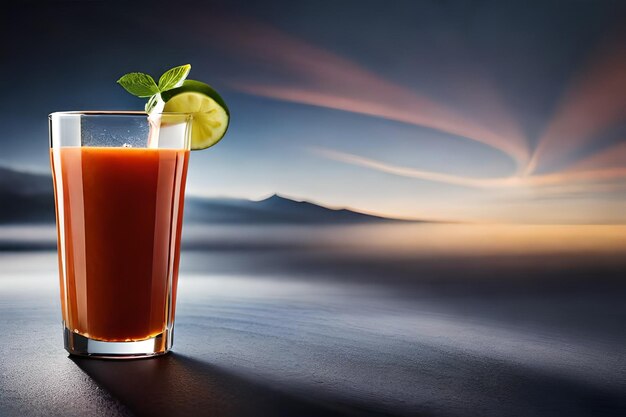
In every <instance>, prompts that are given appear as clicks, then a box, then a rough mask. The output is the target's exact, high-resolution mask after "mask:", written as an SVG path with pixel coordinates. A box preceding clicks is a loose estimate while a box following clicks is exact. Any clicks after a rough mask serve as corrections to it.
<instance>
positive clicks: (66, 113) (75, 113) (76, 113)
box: [48, 110, 193, 119]
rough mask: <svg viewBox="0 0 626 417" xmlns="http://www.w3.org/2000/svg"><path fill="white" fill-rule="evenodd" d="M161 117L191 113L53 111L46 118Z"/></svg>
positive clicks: (191, 114)
mask: <svg viewBox="0 0 626 417" xmlns="http://www.w3.org/2000/svg"><path fill="white" fill-rule="evenodd" d="M161 115H166V116H169V115H178V116H181V115H185V116H193V113H182V112H155V113H150V114H148V113H146V112H145V111H141V110H70V111H55V112H52V113H50V114H48V118H49V119H52V117H55V116H64V117H65V116H68V117H72V116H73V117H76V116H148V117H149V116H161Z"/></svg>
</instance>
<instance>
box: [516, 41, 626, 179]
mask: <svg viewBox="0 0 626 417" xmlns="http://www.w3.org/2000/svg"><path fill="white" fill-rule="evenodd" d="M620 39H623V37H616V39H614V41H613V42H612V43H610V44H608V45H607V46H605V47H604V48H602V49H601V50H600V51H598V53H597V54H596V55H595V56H594V57H593V59H592V60H591V63H590V64H589V66H588V68H587V69H586V70H585V71H584V72H582V73H580V74H579V75H578V76H577V77H576V78H575V79H574V81H573V82H572V84H571V86H570V87H569V89H568V90H567V92H566V93H565V95H564V96H563V99H562V101H561V105H560V107H559V109H558V111H557V112H556V114H555V116H554V118H553V119H552V121H551V123H550V124H549V125H548V127H547V129H546V130H545V132H544V134H543V135H542V136H541V138H540V140H539V142H538V145H537V148H536V149H535V152H534V153H533V156H532V158H531V160H530V162H529V164H528V167H527V168H526V173H527V174H532V173H533V172H534V171H535V170H536V169H537V168H538V167H539V165H540V164H550V163H551V162H555V161H557V160H558V159H559V157H562V156H564V155H570V154H571V153H572V152H573V151H575V150H577V149H580V148H581V146H583V145H585V144H586V143H588V142H590V141H592V140H593V139H595V138H596V137H597V135H598V134H600V133H602V131H603V130H604V129H606V128H607V127H610V126H611V125H614V124H616V123H618V122H620V121H622V120H624V118H626V44H624V42H623V40H620Z"/></svg>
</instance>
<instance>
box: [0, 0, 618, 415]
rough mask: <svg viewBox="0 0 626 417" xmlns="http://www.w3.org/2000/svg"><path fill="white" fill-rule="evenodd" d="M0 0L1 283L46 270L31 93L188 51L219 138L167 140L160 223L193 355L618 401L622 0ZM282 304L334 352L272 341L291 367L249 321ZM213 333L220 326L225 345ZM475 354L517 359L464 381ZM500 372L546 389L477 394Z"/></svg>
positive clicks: (54, 100)
mask: <svg viewBox="0 0 626 417" xmlns="http://www.w3.org/2000/svg"><path fill="white" fill-rule="evenodd" d="M3 8H4V10H3V13H2V17H1V18H2V24H1V25H0V30H1V31H2V38H3V39H4V41H3V43H2V46H1V48H2V54H1V56H2V61H3V65H2V66H1V67H0V75H1V79H2V80H3V83H2V84H3V85H2V87H3V88H2V97H3V99H2V100H0V114H1V115H2V116H1V117H2V131H1V132H2V133H1V134H0V204H1V206H0V250H1V252H0V271H1V272H0V276H3V277H4V279H3V281H0V290H2V291H3V292H4V294H5V295H6V296H7V297H11V296H13V295H14V294H16V293H18V292H19V291H20V288H22V287H21V286H23V285H24V282H41V283H43V282H46V284H45V285H44V284H41V285H42V288H47V291H49V293H50V294H55V291H57V288H56V285H57V283H56V281H55V280H56V275H55V274H56V264H55V256H56V255H55V252H54V251H55V249H56V246H55V245H56V240H55V239H56V233H55V230H54V205H53V203H54V201H53V197H52V183H51V179H50V167H49V150H48V124H47V115H48V113H50V112H53V111H62V110H140V109H142V108H143V105H144V102H143V101H142V100H141V99H138V98H135V97H132V96H131V95H129V94H127V93H126V92H125V91H124V90H123V89H122V88H121V87H120V86H118V85H117V84H116V83H115V81H116V80H117V79H118V78H119V77H120V76H121V75H123V74H124V73H127V72H131V71H142V72H147V73H149V74H151V75H152V76H153V77H155V78H156V77H158V76H159V75H160V74H161V73H162V72H164V71H165V70H167V69H169V68H171V67H173V66H176V65H182V64H185V63H190V64H191V65H192V71H191V74H190V78H192V79H198V80H202V81H207V82H209V83H210V84H212V85H213V86H214V87H215V88H216V89H217V90H218V91H220V93H221V94H222V96H223V97H224V99H225V100H226V102H227V103H228V105H229V107H230V111H231V115H232V120H231V125H230V129H229V131H228V134H227V136H226V137H225V139H224V140H223V141H222V142H220V143H219V144H217V145H216V146H215V147H213V148H210V149H209V150H207V151H203V152H194V153H193V154H192V156H191V163H190V170H189V178H188V187H187V200H186V219H185V228H184V231H183V242H184V243H183V246H184V252H183V258H182V266H181V268H182V271H183V275H182V276H181V293H180V297H181V298H180V300H179V303H180V306H181V307H180V313H179V314H180V317H179V319H178V322H177V328H178V329H179V330H178V331H179V332H181V333H183V334H184V330H185V329H186V327H185V326H191V327H192V326H199V325H200V324H198V322H196V321H195V320H196V319H197V317H209V318H212V319H210V320H209V321H208V322H207V321H206V320H205V321H203V322H202V323H205V324H204V326H207V328H206V331H207V333H211V334H213V335H216V334H217V335H218V336H216V337H217V338H218V342H215V341H214V339H212V341H211V342H207V343H206V344H205V345H206V346H213V347H211V348H210V349H212V351H211V352H210V355H208V353H206V352H205V354H206V355H207V356H210V357H211V360H212V361H214V362H215V361H217V363H220V364H222V365H224V364H232V363H235V362H236V363H237V366H239V367H242V366H243V368H245V367H246V366H248V365H246V362H245V361H243V362H242V361H241V360H240V359H241V358H248V359H249V360H250V361H251V362H250V363H252V362H254V363H255V364H256V365H255V366H256V368H255V369H256V370H255V372H259V373H261V374H263V375H265V376H266V377H268V378H274V379H275V380H280V381H283V382H284V383H288V384H292V385H293V384H295V385H293V386H297V384H296V382H297V383H298V384H301V385H302V387H304V388H303V389H305V388H306V390H309V391H308V392H322V393H325V395H331V394H330V393H333V394H332V395H337V396H338V397H340V398H342V400H341V401H348V400H346V398H348V399H351V401H352V400H353V401H356V402H357V403H359V404H370V403H374V405H375V408H376V407H379V408H376V409H380V410H385V411H386V412H389V413H392V414H393V413H397V414H403V413H404V414H406V413H412V412H414V411H415V410H426V411H428V412H431V411H433V410H434V411H437V410H439V411H442V413H443V414H450V415H464V412H467V411H468V410H473V411H477V410H478V414H482V415H503V414H508V415H523V414H516V413H517V412H519V411H520V410H525V412H527V413H529V414H528V415H549V414H550V410H552V411H555V410H556V411H558V413H556V411H555V413H556V414H555V415H559V413H560V412H561V411H563V410H565V411H567V414H568V415H579V414H580V415H583V414H585V411H589V412H590V413H591V412H592V411H593V410H596V411H597V410H598V409H602V410H604V411H607V410H608V412H607V415H612V411H613V410H617V408H611V407H613V406H615V407H616V404H618V403H619V404H621V405H623V401H622V400H619V399H618V397H612V396H611V395H612V394H611V393H614V392H618V391H619V390H620V389H623V388H624V387H625V386H626V385H625V384H626V381H625V379H626V377H625V375H626V373H625V372H624V369H626V358H625V357H624V353H623V346H624V343H625V342H626V330H625V328H624V326H623V323H624V320H625V319H626V308H625V307H624V305H623V300H624V296H625V295H626V282H625V281H624V280H625V277H626V257H625V255H626V30H625V25H624V21H625V20H624V19H626V4H625V3H624V2H621V1H610V0H607V1H569V2H564V1H536V2H535V1H530V2H528V1H370V0H366V1H341V2H331V1H328V2H326V1H297V2H294V1H287V0H284V1H282V0H271V1H264V2H250V1H218V2H213V1H207V2H198V3H188V4H179V3H176V2H170V3H160V2H150V3H124V4H122V3H111V2H98V1H90V2H45V3H23V4H22V3H13V4H11V5H9V6H3ZM26 265H28V267H26ZM35 265H37V266H35ZM43 276H45V277H46V278H45V281H43V280H42V277H43ZM29 280H31V281H29ZM37 280H40V281H37ZM37 285H39V284H37ZM37 285H35V284H33V286H37ZM29 288H30V287H29ZM54 297H56V295H54ZM7 308H8V307H7ZM54 308H56V307H54ZM51 309H52V307H51ZM51 311H52V310H51ZM243 312H245V314H244V313H243ZM51 314H55V313H51ZM242 320H243V322H245V323H247V325H248V327H245V326H244V327H241V326H242V324H241V323H242ZM246 320H248V321H246ZM279 321H280V323H281V324H280V326H278V325H277V323H278V322H279ZM206 323H208V324H206ZM179 326H180V327H179ZM263 326H265V327H263ZM281 326H283V327H281ZM284 326H287V328H288V329H289V332H291V333H289V334H292V335H293V337H294V341H293V343H294V345H293V346H300V345H298V343H302V344H303V346H304V347H302V346H301V347H302V349H303V351H305V352H309V353H310V352H311V351H310V349H313V350H315V348H314V347H311V346H318V345H317V344H318V343H319V344H320V346H321V345H322V344H324V343H326V342H327V341H328V340H331V341H333V343H336V344H337V345H333V346H334V348H333V349H335V350H333V349H330V348H328V346H326V348H325V349H330V350H324V353H323V354H322V353H320V355H322V357H327V356H328V357H334V356H333V355H338V354H339V355H341V354H346V353H345V352H350V353H349V356H350V357H351V359H350V361H352V362H350V363H349V364H344V365H345V366H344V365H337V364H336V363H332V364H329V363H326V364H325V365H321V364H320V362H316V361H315V360H313V359H311V356H307V357H306V358H300V357H299V356H297V355H296V356H294V357H296V358H299V359H297V360H296V359H294V361H296V362H297V361H298V360H299V361H300V362H299V363H300V365H299V366H300V368H299V373H297V374H293V373H289V372H288V369H290V368H289V366H290V365H289V364H286V363H284V362H281V361H278V360H277V359H276V357H275V356H276V355H275V353H276V349H278V348H277V347H276V345H274V344H273V343H275V342H272V341H271V340H270V339H271V337H287V339H289V337H290V336H285V333H284V331H285V327H284ZM251 328H252V329H253V330H254V331H256V332H257V333H255V334H256V335H257V336H255V337H260V338H261V340H255V343H254V346H248V345H250V343H249V340H247V339H245V335H246V334H247V333H246V332H252V330H251ZM281 329H282V330H281ZM220 332H222V333H220ZM259 334H262V335H263V336H258V335H259ZM219 335H222V336H223V337H224V339H223V340H238V341H239V342H238V346H239V350H238V352H237V355H238V356H237V358H238V359H236V360H235V359H233V358H232V357H231V356H228V354H226V353H224V352H226V351H228V350H229V349H231V348H232V346H231V345H229V344H227V343H226V342H223V343H222V342H219V340H222V339H219ZM248 336H249V335H248ZM379 336H380V337H382V339H381V338H379ZM238 337H241V339H237V338H238ZM264 337H265V338H267V340H266V339H264ZM180 340H181V345H179V346H183V347H184V346H185V341H186V340H187V339H185V336H184V335H183V336H182V337H181V339H180ZM383 340H386V341H385V342H383ZM297 341H299V342H297ZM324 341H326V342H324ZM177 343H178V342H177ZM220 343H222V344H220ZM264 343H265V344H264ZM59 346H60V345H59ZM246 346H248V347H246ZM259 346H261V347H259ZM222 348H223V351H222V350H220V349H222ZM264 349H265V350H264ZM280 349H283V350H282V352H290V350H289V349H291V348H290V347H289V345H288V344H286V345H285V346H282V347H281V348H280ZM293 349H295V348H293ZM320 349H321V348H320ZM342 349H345V350H342ZM342 352H343V353H342ZM425 352H429V353H428V354H426V353H425ZM441 352H448V353H447V355H453V356H454V355H457V356H454V358H455V359H450V356H445V355H444V356H440V355H442V353H441ZM450 352H453V353H450ZM197 354H198V355H199V356H202V354H203V353H201V352H197ZM285 355H287V356H288V353H285ZM324 355H327V356H324ZM398 355H400V356H398ZM438 355H439V356H438ZM467 355H469V356H467ZM398 357H400V358H402V359H401V360H400V359H398V360H397V362H395V363H396V365H393V363H394V362H393V361H392V360H391V359H389V358H396V359H397V358H398ZM468 357H471V358H472V360H476V361H477V362H472V363H471V364H468V362H467V358H468ZM448 360H449V361H450V362H446V361H448ZM442 361H443V362H442ZM455 361H456V362H455ZM497 361H504V362H505V363H507V365H510V366H511V367H512V368H511V369H514V370H515V372H513V371H511V369H509V370H508V371H503V373H499V375H501V378H502V379H500V380H499V382H498V381H496V380H494V381H493V383H490V382H483V383H484V384H486V385H483V386H481V387H479V388H480V389H479V388H476V387H473V385H472V384H473V383H472V381H473V379H472V378H474V377H475V376H476V375H482V374H481V373H480V372H486V374H485V375H484V376H485V378H486V379H483V380H482V381H487V380H489V376H490V375H492V374H491V373H490V372H487V371H486V370H485V369H487V368H484V367H483V366H487V365H485V364H490V363H495V362H497ZM260 362H262V363H263V364H264V365H260V364H259V363H260ZM442 363H445V364H446V365H445V366H444V365H442ZM291 365H293V363H292V364H291ZM250 366H252V365H250ZM324 366H327V367H328V369H327V368H324ZM442 366H443V367H444V368H445V369H447V371H446V372H448V373H446V372H444V374H441V372H440V371H441V369H442ZM448 366H449V367H450V368H448ZM337 367H338V368H337ZM320 369H322V370H320ZM323 369H327V372H326V371H323ZM450 369H456V370H455V371H452V370H450ZM481 369H482V370H481ZM489 369H491V368H489ZM283 371H284V372H283ZM431 371H432V372H431ZM527 371H528V372H531V371H532V372H534V373H533V374H532V375H534V377H533V378H531V379H530V380H526V379H524V377H523V376H524V375H528V374H525V372H527ZM281 372H283V373H282V374H281ZM494 372H496V373H497V372H500V371H494ZM507 372H508V373H507ZM516 372H518V373H519V374H517V373H516ZM503 375H504V376H503ZM507 375H508V376H507ZM512 375H517V376H515V377H514V376H512ZM519 375H522V377H520V376H519ZM315 378H318V379H319V380H322V381H325V382H326V383H327V384H326V385H324V386H322V385H320V384H317V385H316V384H313V386H314V389H313V388H312V385H311V384H312V383H311V381H312V380H314V379H315ZM377 378H378V379H377ZM446 378H447V379H446ZM507 378H510V379H507ZM515 378H518V379H515ZM519 378H521V379H519ZM374 380H375V381H374ZM451 380H454V381H456V382H455V383H452V384H450V381H451ZM346 381H350V382H346ZM355 381H356V382H355ZM514 381H518V382H514ZM519 381H522V382H519ZM31 382H32V381H31ZM508 383H510V384H517V383H519V384H521V385H517V388H518V389H522V392H523V395H521V394H520V395H521V397H523V398H525V399H526V400H527V399H528V398H535V399H536V398H542V399H543V400H545V401H548V403H549V406H547V408H545V407H544V408H542V407H543V406H542V405H541V403H532V402H531V403H532V404H531V403H528V402H524V401H522V400H520V401H521V402H517V403H516V402H515V401H514V400H511V401H508V402H507V401H504V402H503V401H500V400H501V399H502V397H499V396H498V395H500V394H502V395H509V394H510V392H520V391H519V390H518V391H515V390H513V391H511V390H509V391H506V392H508V393H509V394H504V393H503V392H504V391H502V392H500V391H499V390H506V389H507V388H506V387H507V386H509V385H507V384H508ZM526 383H528V384H527V385H524V384H526ZM307 384H308V385H307ZM498 384H500V386H498ZM568 384H569V385H568ZM520 387H522V388H520ZM540 388H541V390H544V391H543V392H547V393H548V394H545V397H544V396H543V394H539V391H537V390H539V389H540ZM524 390H525V391H524ZM494 392H495V393H496V395H492V394H493V393H494ZM622 392H623V391H622ZM338 393H340V394H338ZM489 393H491V394H489ZM498 393H500V394H498ZM572 393H575V395H577V396H579V398H581V400H580V401H579V402H578V403H575V404H570V403H568V402H567V398H568V397H571V395H573V394H572ZM320 395H321V394H320ZM513 395H515V394H513ZM548 397H549V398H550V399H548ZM587 397H588V398H587ZM586 399H588V400H589V401H587V402H585V401H586ZM550 401H552V402H550ZM620 401H622V402H621V403H620ZM544 404H545V403H544ZM370 405H372V404H370ZM429 407H430V408H429ZM438 407H440V408H438ZM533 407H535V408H533ZM550 407H552V408H550ZM559 407H561V408H559ZM568 407H569V408H568ZM576 407H578V408H576ZM585 407H586V408H585ZM598 407H600V408H598ZM602 407H604V408H602ZM581 410H582V411H581ZM434 411H433V413H434V414H433V415H435V414H437V413H436V412H434ZM565 411H563V412H565ZM542 413H543V414H542ZM467 415H470V414H467ZM474 415H476V414H474ZM560 415H564V414H563V413H561V414H560ZM590 415H591V414H590ZM615 415H617V414H615Z"/></svg>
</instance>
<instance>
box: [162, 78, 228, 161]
mask: <svg viewBox="0 0 626 417" xmlns="http://www.w3.org/2000/svg"><path fill="white" fill-rule="evenodd" d="M161 98H162V99H163V101H164V102H165V107H163V111H164V112H167V113H169V112H173V113H191V114H192V115H193V120H192V127H191V149H194V150H197V149H206V148H208V147H209V146H213V145H215V144H216V143H217V142H219V141H220V139H222V138H223V137H224V134H225V133H226V129H228V122H229V119H230V114H229V112H228V107H226V103H224V100H223V99H222V97H220V95H219V94H218V93H217V91H215V90H214V89H213V88H211V86H209V85H208V84H205V83H202V82H200V81H194V80H186V81H185V82H183V85H182V86H180V87H177V88H173V89H171V90H167V91H164V92H162V93H161Z"/></svg>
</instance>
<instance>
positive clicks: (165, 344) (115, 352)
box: [63, 326, 174, 359]
mask: <svg viewBox="0 0 626 417" xmlns="http://www.w3.org/2000/svg"><path fill="white" fill-rule="evenodd" d="M63 340H64V341H65V350H67V351H68V352H69V353H70V355H78V356H87V357H91V358H103V359H138V358H150V357H154V356H159V355H164V354H166V353H167V352H169V350H170V349H171V348H172V344H173V343H174V331H173V330H168V329H166V330H165V331H164V332H163V333H160V334H158V335H156V336H155V337H151V338H150V339H146V340H140V341H137V342H104V341H102V340H95V339H90V338H88V337H86V336H82V335H80V334H78V333H74V332H72V331H70V330H69V329H68V328H67V327H65V326H64V327H63Z"/></svg>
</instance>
